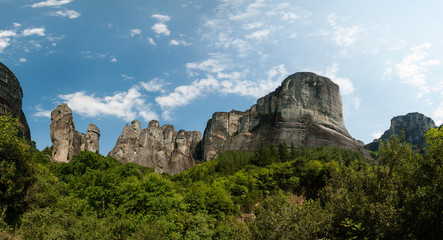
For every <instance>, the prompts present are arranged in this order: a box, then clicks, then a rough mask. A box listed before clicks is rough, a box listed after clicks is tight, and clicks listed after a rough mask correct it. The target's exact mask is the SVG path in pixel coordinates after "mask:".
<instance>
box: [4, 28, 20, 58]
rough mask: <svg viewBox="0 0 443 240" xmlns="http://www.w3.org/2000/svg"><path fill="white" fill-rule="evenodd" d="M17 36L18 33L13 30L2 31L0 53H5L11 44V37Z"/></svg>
mask: <svg viewBox="0 0 443 240" xmlns="http://www.w3.org/2000/svg"><path fill="white" fill-rule="evenodd" d="M15 36H17V33H15V31H12V30H0V53H2V52H3V50H4V49H5V48H7V47H8V46H9V45H11V44H10V41H11V37H15Z"/></svg>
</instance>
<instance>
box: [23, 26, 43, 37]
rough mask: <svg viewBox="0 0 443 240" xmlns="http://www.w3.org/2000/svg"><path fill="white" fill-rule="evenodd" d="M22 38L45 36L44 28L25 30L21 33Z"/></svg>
mask: <svg viewBox="0 0 443 240" xmlns="http://www.w3.org/2000/svg"><path fill="white" fill-rule="evenodd" d="M22 35H23V36H25V37H27V36H31V35H38V36H41V37H43V36H45V28H27V29H25V30H23V33H22Z"/></svg>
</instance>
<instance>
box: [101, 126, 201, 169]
mask: <svg viewBox="0 0 443 240" xmlns="http://www.w3.org/2000/svg"><path fill="white" fill-rule="evenodd" d="M200 142H201V133H200V132H198V131H193V132H186V131H184V130H180V131H178V132H177V131H175V129H174V126H172V125H163V126H161V127H160V124H159V123H158V121H156V120H153V121H151V122H149V124H148V128H146V129H142V128H141V124H140V122H139V121H133V122H132V123H131V124H130V125H129V124H128V125H126V126H125V127H124V129H123V131H122V133H121V134H120V137H119V138H118V140H117V144H116V146H115V147H114V148H113V149H112V150H111V152H109V154H108V156H111V157H114V158H116V159H117V160H119V161H120V162H122V163H127V162H133V163H136V164H139V165H142V166H146V167H151V168H155V171H156V172H159V173H162V172H168V173H170V174H176V173H179V172H182V171H184V170H186V169H189V168H191V167H193V166H194V165H195V162H194V158H196V157H197V156H199V155H200V151H199V148H200Z"/></svg>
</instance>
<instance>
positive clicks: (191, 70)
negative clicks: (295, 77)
mask: <svg viewBox="0 0 443 240" xmlns="http://www.w3.org/2000/svg"><path fill="white" fill-rule="evenodd" d="M223 61H225V60H224V59H220V58H219V59H218V58H210V59H207V60H205V61H202V62H192V63H188V64H186V67H187V69H188V74H189V75H190V76H191V77H192V76H200V75H202V76H205V77H203V78H200V79H197V80H194V81H193V82H192V83H191V84H190V85H183V86H179V87H177V88H175V89H174V91H173V92H172V93H168V94H166V95H163V96H160V97H157V98H156V99H155V101H156V102H157V104H159V105H160V107H161V108H162V110H163V114H162V116H163V118H165V119H168V120H169V119H171V116H170V114H171V113H172V110H173V109H174V108H176V107H179V106H184V105H187V104H189V103H191V102H192V101H194V100H196V99H198V98H200V97H204V96H206V95H207V94H209V93H214V92H216V93H222V94H235V95H239V96H246V97H254V98H258V97H262V96H264V95H265V94H266V93H268V92H270V91H273V90H275V88H276V87H278V86H279V85H280V83H281V81H282V80H283V79H284V77H286V76H287V71H286V68H285V66H284V65H278V66H275V67H272V68H270V69H269V70H268V71H267V72H266V78H264V79H254V80H244V77H245V76H246V72H237V71H228V70H227V65H225V63H222V62H223Z"/></svg>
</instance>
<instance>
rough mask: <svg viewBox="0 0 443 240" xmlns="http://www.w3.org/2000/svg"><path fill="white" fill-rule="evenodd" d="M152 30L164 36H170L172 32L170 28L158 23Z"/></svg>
mask: <svg viewBox="0 0 443 240" xmlns="http://www.w3.org/2000/svg"><path fill="white" fill-rule="evenodd" d="M151 29H152V30H153V31H154V32H155V33H157V34H163V35H165V36H169V35H170V34H171V32H170V31H169V29H168V26H167V25H166V24H164V23H156V24H154V26H152V27H151Z"/></svg>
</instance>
